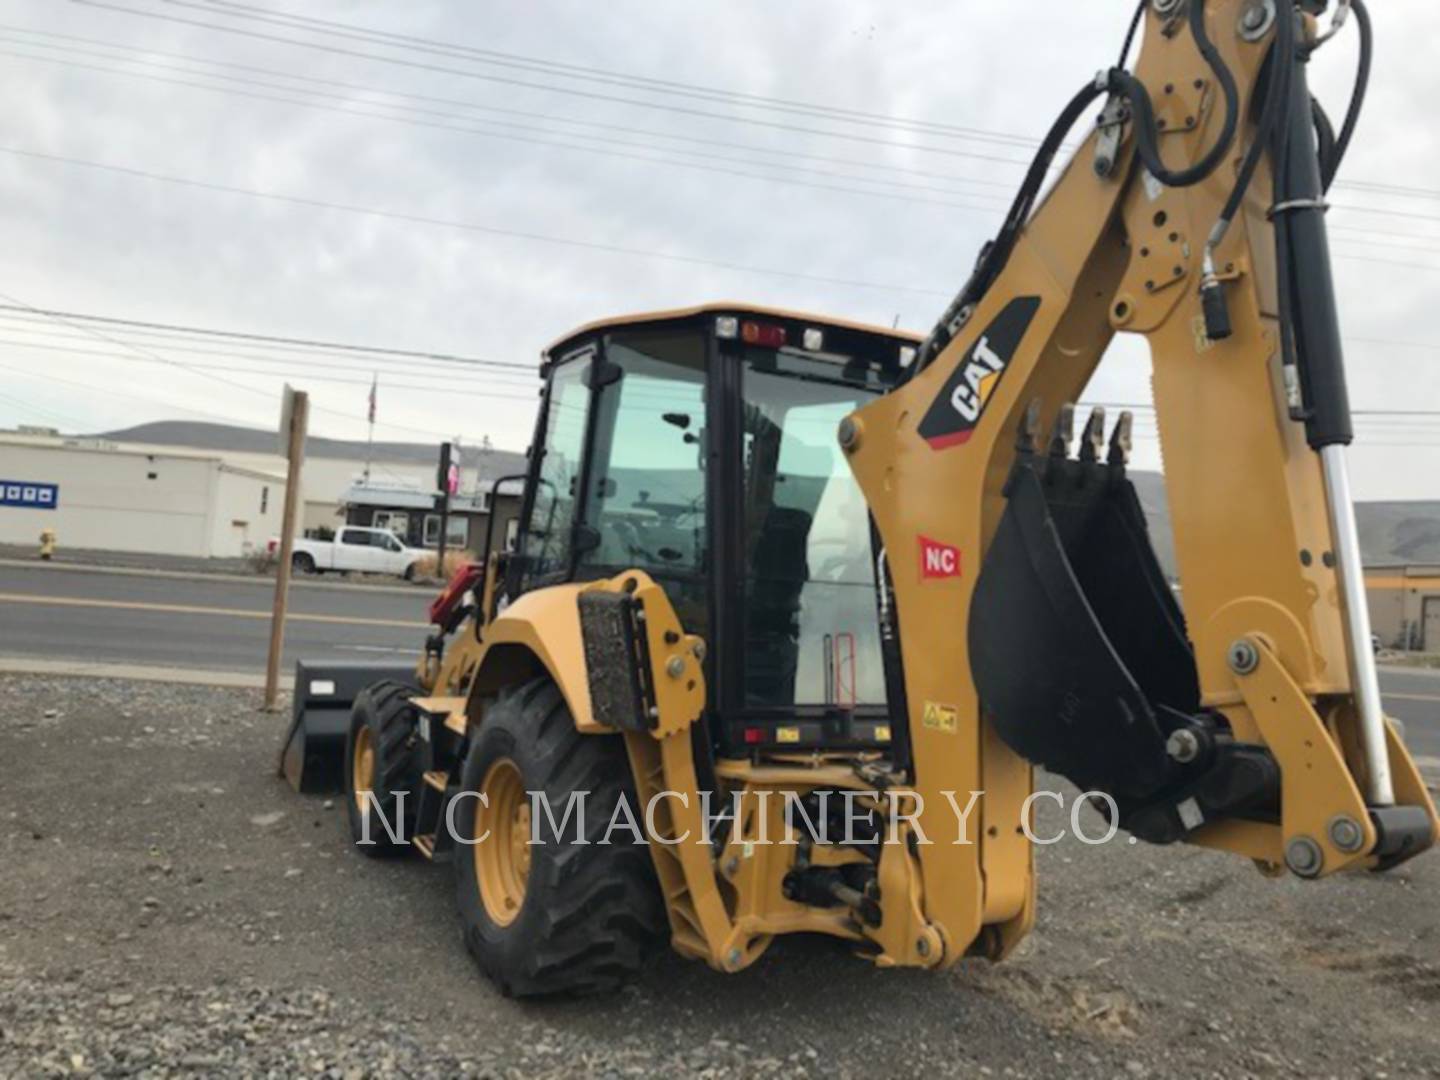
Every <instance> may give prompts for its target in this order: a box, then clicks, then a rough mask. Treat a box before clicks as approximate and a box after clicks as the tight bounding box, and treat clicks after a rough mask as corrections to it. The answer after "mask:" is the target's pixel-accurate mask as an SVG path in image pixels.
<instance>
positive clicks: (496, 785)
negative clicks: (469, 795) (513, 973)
mask: <svg viewBox="0 0 1440 1080" xmlns="http://www.w3.org/2000/svg"><path fill="white" fill-rule="evenodd" d="M480 794H481V795H483V796H485V798H483V799H481V800H479V801H478V802H477V803H476V808H475V835H474V836H473V837H472V839H474V840H476V841H479V842H478V843H477V844H476V845H475V848H474V851H475V885H476V887H477V888H478V889H479V890H480V900H481V902H482V903H484V905H485V913H486V914H487V915H489V916H490V919H491V921H493V922H494V923H495V924H496V925H497V926H509V925H510V924H511V923H512V922H514V921H515V918H516V916H518V915H519V914H520V908H521V907H522V906H523V905H524V903H525V884H526V882H527V881H529V879H530V843H529V841H530V800H529V799H528V798H526V796H525V782H524V781H523V780H522V779H521V778H520V770H519V769H518V768H517V767H516V765H515V763H514V762H513V761H511V760H510V759H509V758H501V759H500V760H499V761H497V762H495V764H493V765H491V766H490V768H489V770H488V771H487V772H486V773H485V778H484V779H483V780H481V781H480Z"/></svg>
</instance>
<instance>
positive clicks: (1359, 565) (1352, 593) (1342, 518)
mask: <svg viewBox="0 0 1440 1080" xmlns="http://www.w3.org/2000/svg"><path fill="white" fill-rule="evenodd" d="M1320 468H1321V471H1322V472H1323V473H1324V475H1325V495H1326V499H1327V500H1328V502H1329V504H1330V531H1331V532H1332V533H1333V534H1334V537H1335V576H1336V578H1337V579H1338V581H1339V584H1340V602H1341V606H1342V607H1343V609H1344V611H1343V614H1344V621H1345V646H1346V649H1347V651H1348V652H1349V659H1350V692H1351V693H1352V694H1353V695H1354V697H1355V710H1356V712H1357V713H1358V714H1359V718H1360V742H1361V745H1362V747H1363V749H1364V753H1365V773H1366V787H1365V800H1366V802H1367V803H1368V804H1369V805H1371V806H1394V805H1395V784H1394V781H1393V779H1392V778H1391V775H1390V752H1389V750H1388V749H1387V748H1386V745H1385V710H1384V706H1383V705H1381V703H1380V676H1379V674H1378V673H1377V672H1376V670H1375V652H1374V647H1373V645H1372V640H1373V639H1372V636H1371V630H1370V608H1369V606H1368V605H1367V602H1366V598H1365V567H1364V564H1363V562H1362V561H1361V558H1360V532H1359V530H1358V529H1357V528H1356V526H1355V504H1354V502H1353V501H1352V499H1351V495H1350V473H1349V470H1348V469H1347V467H1346V464H1345V447H1344V446H1342V445H1339V444H1335V445H1332V446H1326V447H1323V448H1322V449H1321V450H1320Z"/></svg>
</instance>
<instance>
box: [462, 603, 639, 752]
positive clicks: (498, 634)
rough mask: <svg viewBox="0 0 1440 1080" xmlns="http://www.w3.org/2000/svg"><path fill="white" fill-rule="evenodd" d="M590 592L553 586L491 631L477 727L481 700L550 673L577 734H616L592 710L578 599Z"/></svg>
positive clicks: (472, 696)
mask: <svg viewBox="0 0 1440 1080" xmlns="http://www.w3.org/2000/svg"><path fill="white" fill-rule="evenodd" d="M584 588H586V586H585V585H583V584H577V585H552V586H550V587H548V588H544V589H537V590H535V591H534V592H529V593H526V594H525V595H524V596H522V597H520V598H519V599H518V600H516V601H515V602H514V603H513V604H511V605H510V606H509V607H507V608H506V609H505V610H504V611H503V612H501V613H500V614H499V615H497V616H496V617H495V618H494V619H493V620H491V622H490V623H489V624H488V625H487V626H486V627H485V629H484V632H483V636H482V645H481V648H482V652H481V655H480V660H479V663H478V665H477V667H476V673H475V679H474V681H473V682H472V683H471V684H470V693H469V701H468V702H467V707H466V714H467V715H468V716H469V717H470V721H471V723H472V724H473V723H476V722H478V721H479V719H480V712H481V710H482V706H481V705H480V703H479V702H480V699H481V698H483V697H485V696H486V695H489V694H494V693H497V692H499V691H500V689H501V688H503V687H506V686H512V685H514V684H515V683H518V682H523V681H525V680H526V679H530V678H533V677H534V676H536V675H538V674H540V673H541V672H544V673H546V674H548V675H549V676H550V678H551V679H552V680H554V682H555V685H556V686H557V687H559V688H560V694H561V696H562V697H564V699H565V704H566V706H567V707H568V708H569V709H570V715H571V716H572V717H574V719H575V729H576V730H577V731H580V732H582V733H585V734H591V735H599V734H610V733H613V732H614V729H613V728H610V727H607V726H606V725H604V724H601V723H598V722H597V721H596V720H595V716H594V712H593V710H592V709H591V706H590V682H589V679H588V678H587V676H586V668H585V648H584V643H583V642H582V640H581V636H580V604H579V601H578V599H577V598H578V596H579V594H580V592H581V590H583V589H584Z"/></svg>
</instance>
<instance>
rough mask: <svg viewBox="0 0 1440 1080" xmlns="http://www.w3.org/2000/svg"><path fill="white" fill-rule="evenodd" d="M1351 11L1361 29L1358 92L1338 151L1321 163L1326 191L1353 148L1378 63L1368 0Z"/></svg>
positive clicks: (1353, 2) (1354, 2) (1353, 0)
mask: <svg viewBox="0 0 1440 1080" xmlns="http://www.w3.org/2000/svg"><path fill="white" fill-rule="evenodd" d="M1350 9H1351V10H1352V11H1353V12H1354V13H1355V22H1356V25H1357V26H1358V27H1359V29H1360V66H1359V68H1358V69H1357V70H1356V72H1355V92H1354V93H1353V94H1351V95H1350V107H1349V108H1348V109H1346V110H1345V122H1344V123H1342V124H1341V125H1340V134H1339V136H1337V137H1336V139H1335V149H1334V151H1333V152H1332V153H1331V154H1330V158H1329V160H1328V161H1325V162H1324V163H1323V164H1322V169H1323V172H1322V174H1321V177H1320V179H1321V181H1322V183H1323V185H1324V187H1325V190H1327V191H1328V190H1329V189H1330V185H1331V184H1332V183H1334V181H1335V174H1336V173H1338V172H1339V171H1340V163H1341V162H1342V161H1344V160H1345V152H1346V151H1347V150H1349V149H1350V140H1351V139H1352V138H1354V136H1355V128H1356V126H1357V125H1358V124H1359V123H1360V112H1361V110H1362V109H1364V107H1365V93H1366V91H1367V90H1369V89H1370V69H1371V67H1372V66H1373V64H1374V60H1375V28H1374V26H1373V25H1372V24H1371V22H1370V11H1369V9H1368V8H1367V7H1366V6H1365V0H1350Z"/></svg>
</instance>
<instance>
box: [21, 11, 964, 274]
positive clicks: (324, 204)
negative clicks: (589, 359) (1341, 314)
mask: <svg viewBox="0 0 1440 1080" xmlns="http://www.w3.org/2000/svg"><path fill="white" fill-rule="evenodd" d="M76 2H77V3H78V2H79V0H76ZM0 153H4V154H14V155H16V156H18V157H25V158H31V159H34V160H37V161H51V162H58V163H60V164H64V165H74V166H78V167H81V168H87V169H99V170H103V171H106V172H114V173H121V174H123V175H126V176H133V177H138V178H141V179H145V180H153V181H155V182H157V183H162V184H175V185H179V186H182V187H191V188H199V189H202V190H206V191H218V192H222V193H224V194H228V195H245V196H247V197H249V198H255V199H269V200H272V201H275V202H282V203H289V204H291V205H294V206H306V207H310V208H312V209H320V210H335V211H339V212H342V213H348V214H360V215H363V216H365V217H376V218H385V219H388V220H393V221H403V222H406V223H408V224H411V225H435V226H439V227H442V228H450V229H462V230H465V231H467V232H477V233H485V234H487V235H490V236H504V237H509V238H512V239H517V240H531V241H534V242H537V243H546V244H557V245H561V246H563V247H572V248H584V249H586V250H590V251H603V252H607V253H609V254H613V255H634V256H640V257H643V258H650V259H663V260H666V261H669V262H677V263H684V264H687V265H690V266H706V267H711V268H713V269H717V270H730V271H734V272H738V273H743V274H762V275H766V276H769V277H780V278H791V279H794V280H798V281H814V282H819V283H821V284H825V285H840V286H844V287H847V288H855V289H879V290H881V291H885V292H908V293H915V294H917V295H924V296H943V297H949V296H950V295H951V293H949V292H945V291H944V290H941V289H921V288H916V287H914V286H910V285H887V284H880V283H878V282H874V281H857V280H853V279H847V278H833V277H824V276H821V275H817V274H805V273H801V272H799V271H794V270H776V269H771V268H768V267H760V266H747V265H745V264H743V263H731V262H723V261H720V260H716V259H702V258H699V257H697V256H693V255H676V254H673V253H670V252H663V251H648V250H645V249H643V248H632V247H625V246H623V245H619V244H602V243H598V242H595V241H591V240H576V239H574V238H572V237H561V236H550V235H546V234H544V233H534V232H525V231H522V230H519V229H503V228H499V227H497V226H493V225H480V224H478V223H475V222H468V221H453V220H447V219H445V218H432V217H427V216H425V215H422V214H406V213H400V212H397V211H391V210H379V209H376V208H373V207H365V206H350V205H346V204H344V203H336V202H329V201H327V200H324V199H311V198H305V197H303V196H298V195H280V194H277V193H275V192H268V191H257V190H255V189H252V188H242V187H235V186H233V185H229V184H216V183H211V182H209V181H206V180H192V179H188V178H186V177H179V176H167V175H164V174H162V173H152V172H147V171H146V170H144V169H133V168H130V167H128V166H125V165H111V164H108V163H105V162H99V161H87V160H85V159H83V158H73V157H66V156H64V155H60V154H45V153H41V152H39V151H36V150H22V149H20V148H19V147H13V146H0Z"/></svg>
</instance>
